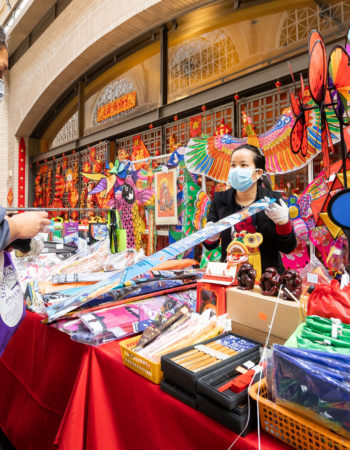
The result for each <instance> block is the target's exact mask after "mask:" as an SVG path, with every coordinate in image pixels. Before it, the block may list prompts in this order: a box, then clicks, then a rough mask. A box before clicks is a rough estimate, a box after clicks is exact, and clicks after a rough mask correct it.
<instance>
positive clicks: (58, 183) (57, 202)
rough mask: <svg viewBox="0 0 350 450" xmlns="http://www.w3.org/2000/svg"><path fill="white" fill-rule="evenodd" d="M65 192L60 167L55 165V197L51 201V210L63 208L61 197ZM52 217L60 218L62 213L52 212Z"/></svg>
mask: <svg viewBox="0 0 350 450" xmlns="http://www.w3.org/2000/svg"><path fill="white" fill-rule="evenodd" d="M64 191H65V181H64V178H63V176H62V174H61V165H60V164H57V166H56V177H55V194H54V195H55V196H54V199H53V200H52V204H51V208H63V203H62V197H63V194H64ZM53 215H54V216H57V217H59V216H62V215H63V213H62V211H59V210H58V211H55V212H53Z"/></svg>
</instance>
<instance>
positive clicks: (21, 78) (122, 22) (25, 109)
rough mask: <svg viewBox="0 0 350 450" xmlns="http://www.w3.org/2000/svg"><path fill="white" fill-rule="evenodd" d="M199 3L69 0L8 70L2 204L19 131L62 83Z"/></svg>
mask: <svg viewBox="0 0 350 450" xmlns="http://www.w3.org/2000/svg"><path fill="white" fill-rule="evenodd" d="M200 4H203V2H202V1H200V0H128V1H124V0H99V1H98V2H96V1H92V0H73V1H72V2H71V3H70V4H69V6H68V7H67V8H66V9H65V10H64V11H63V12H62V13H61V14H60V15H59V16H58V18H57V19H56V20H55V21H54V22H53V23H52V24H51V25H50V27H49V28H48V29H47V30H46V31H45V32H44V33H43V34H42V35H41V37H40V38H39V39H38V40H36V41H35V42H34V44H33V46H32V47H30V48H29V50H28V51H27V52H26V53H25V54H24V55H23V56H22V58H21V59H20V60H19V61H18V62H17V63H16V64H15V65H14V67H13V68H12V69H11V70H10V71H9V74H10V81H11V83H10V89H9V93H10V101H9V105H8V123H7V126H8V153H9V155H10V157H9V158H8V167H6V155H7V153H6V152H7V146H6V141H7V139H6V133H7V131H6V130H1V129H2V128H5V123H6V120H5V121H4V122H3V123H4V127H2V126H1V125H0V130H1V131H0V134H1V133H4V134H1V135H0V155H1V157H2V156H3V155H4V161H5V163H4V165H3V166H1V168H0V170H1V181H0V202H1V204H6V195H7V181H8V180H7V181H5V179H7V177H6V176H5V174H4V175H3V170H5V171H6V172H7V171H8V170H12V171H13V177H12V189H13V191H14V193H15V194H16V193H17V173H16V169H17V167H16V165H17V151H18V137H20V136H24V137H28V136H30V134H31V133H32V132H33V130H34V128H35V126H36V125H37V124H38V122H39V121H40V119H41V118H42V117H43V116H44V114H45V113H46V111H47V110H48V109H49V108H50V106H51V105H52V104H53V103H54V102H55V101H56V100H57V99H58V98H59V97H60V96H61V95H62V93H63V92H64V90H65V89H66V87H67V86H68V85H71V83H72V82H73V81H74V80H77V79H78V78H79V77H80V76H81V75H82V74H83V73H84V72H86V70H87V69H88V68H89V67H92V66H93V65H94V64H95V63H96V62H97V61H98V60H100V59H102V58H103V57H104V56H106V55H107V54H109V53H111V52H112V51H113V50H116V49H117V48H118V47H119V46H121V45H123V44H125V43H127V42H128V41H130V40H131V39H133V38H135V37H136V36H138V35H141V34H143V33H144V32H146V31H147V30H150V29H152V28H154V27H155V26H157V25H160V24H162V23H164V22H165V21H167V20H168V19H170V18H172V17H176V16H177V15H179V14H180V13H182V12H186V11H187V10H189V9H190V8H193V7H194V6H198V5H200ZM5 110H6V111H5ZM4 111H5V112H4ZM0 116H1V118H2V117H7V108H6V107H5V103H4V104H3V105H2V106H1V105H0ZM16 136H17V137H16ZM3 167H6V169H3ZM5 193H6V194H5ZM14 204H15V205H16V195H15V201H14Z"/></svg>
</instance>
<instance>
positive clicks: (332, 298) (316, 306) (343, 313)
mask: <svg viewBox="0 0 350 450" xmlns="http://www.w3.org/2000/svg"><path fill="white" fill-rule="evenodd" d="M307 315H308V316H320V317H326V318H327V319H331V318H334V319H340V320H341V321H342V322H343V323H348V324H350V286H346V287H345V288H344V289H340V286H339V283H338V281H337V280H332V281H331V282H330V284H323V283H320V284H318V285H317V286H316V287H315V289H314V290H313V291H312V292H311V294H310V296H309V299H308V303H307Z"/></svg>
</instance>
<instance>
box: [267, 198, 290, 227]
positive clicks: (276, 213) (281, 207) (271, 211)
mask: <svg viewBox="0 0 350 450" xmlns="http://www.w3.org/2000/svg"><path fill="white" fill-rule="evenodd" d="M265 214H266V215H267V217H268V218H269V219H271V220H272V222H274V223H276V224H278V225H285V224H286V223H287V222H288V221H289V208H288V206H287V205H286V204H285V203H284V201H283V200H282V199H280V201H279V203H277V202H275V203H271V204H270V205H269V206H268V207H267V208H266V209H265Z"/></svg>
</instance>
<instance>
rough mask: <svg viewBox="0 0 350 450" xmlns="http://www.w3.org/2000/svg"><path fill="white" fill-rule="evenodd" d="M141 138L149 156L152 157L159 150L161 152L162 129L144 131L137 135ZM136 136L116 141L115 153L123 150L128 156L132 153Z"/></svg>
mask: <svg viewBox="0 0 350 450" xmlns="http://www.w3.org/2000/svg"><path fill="white" fill-rule="evenodd" d="M138 134H140V136H141V139H142V141H143V143H144V144H145V146H146V148H147V150H148V151H149V153H150V155H151V156H154V154H155V151H156V150H159V152H160V153H161V152H162V128H161V127H157V128H153V129H152V130H149V131H144V132H143V133H138ZM138 134H133V135H131V136H127V137H125V138H122V139H118V140H117V141H116V142H117V151H118V150H120V149H122V148H124V149H125V150H126V151H127V153H128V154H129V155H131V153H132V149H133V138H134V137H135V136H137V135H138Z"/></svg>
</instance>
